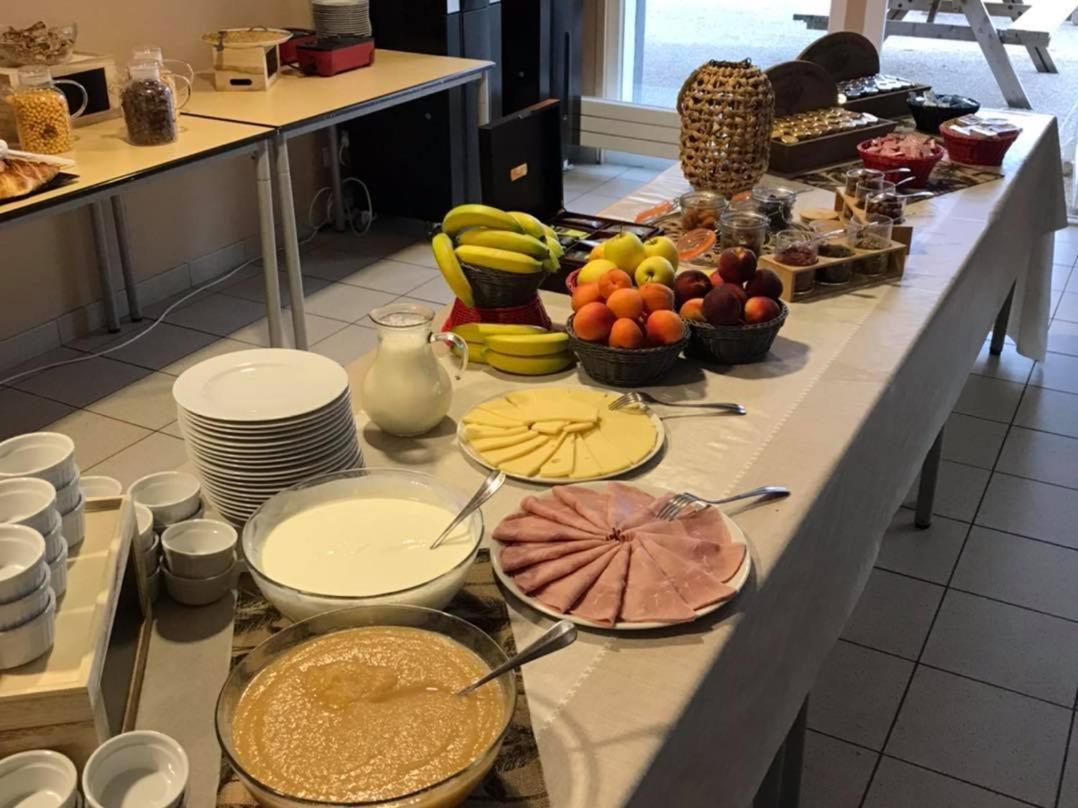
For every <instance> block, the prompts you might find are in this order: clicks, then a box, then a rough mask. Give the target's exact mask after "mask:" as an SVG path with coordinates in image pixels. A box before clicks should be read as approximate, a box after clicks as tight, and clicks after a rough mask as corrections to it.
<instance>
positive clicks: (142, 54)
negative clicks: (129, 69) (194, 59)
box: [131, 45, 195, 120]
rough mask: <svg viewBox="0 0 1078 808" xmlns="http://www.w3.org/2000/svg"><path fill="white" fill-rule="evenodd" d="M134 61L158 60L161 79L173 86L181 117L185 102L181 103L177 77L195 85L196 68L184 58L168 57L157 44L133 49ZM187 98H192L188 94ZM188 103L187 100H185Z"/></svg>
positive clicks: (177, 114) (176, 112)
mask: <svg viewBox="0 0 1078 808" xmlns="http://www.w3.org/2000/svg"><path fill="white" fill-rule="evenodd" d="M131 61H132V62H157V64H158V66H159V68H160V70H161V79H162V81H164V82H165V84H167V85H168V86H169V87H171V88H172V97H173V99H177V101H176V110H175V114H176V118H177V120H178V119H179V117H180V109H182V107H183V106H184V104H181V103H179V101H178V99H179V98H180V94H179V89H180V88H179V87H178V86H177V84H176V79H177V77H178V78H181V79H183V80H184V81H186V82H187V85H188V86H189V87H193V86H194V84H195V69H194V68H193V67H191V65H189V64H188V63H187V62H185V61H183V60H182V59H166V58H165V57H164V55H163V54H162V53H161V48H160V47H158V46H157V45H139V46H138V47H136V48H133V49H132V50H131ZM187 98H188V99H189V98H190V94H188V96H187ZM184 103H186V101H185V102H184Z"/></svg>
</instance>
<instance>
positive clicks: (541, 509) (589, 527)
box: [520, 496, 610, 538]
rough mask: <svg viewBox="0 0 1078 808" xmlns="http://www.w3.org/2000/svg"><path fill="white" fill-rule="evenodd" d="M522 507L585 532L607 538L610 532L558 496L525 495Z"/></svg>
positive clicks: (529, 511)
mask: <svg viewBox="0 0 1078 808" xmlns="http://www.w3.org/2000/svg"><path fill="white" fill-rule="evenodd" d="M520 507H522V508H523V509H524V510H525V511H527V512H528V513H533V514H535V515H536V516H542V517H543V518H544V519H550V520H551V521H552V522H558V523H559V524H562V525H568V526H569V527H575V528H576V529H577V530H583V531H584V532H585V533H594V534H595V535H596V536H602V537H603V538H606V535H607V534H608V533H609V532H610V531H608V530H604V529H603V528H599V527H596V526H595V525H594V524H592V523H591V522H590V521H588V520H587V519H585V518H584V517H583V516H581V515H580V514H579V513H577V512H576V510H575V509H574V508H572V507H571V506H569V505H566V504H565V503H564V502H562V501H561V500H560V499H558V498H557V497H552V496H551V497H524V500H523V501H522V502H521V503H520Z"/></svg>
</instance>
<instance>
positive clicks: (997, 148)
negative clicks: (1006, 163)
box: [940, 121, 1022, 166]
mask: <svg viewBox="0 0 1078 808" xmlns="http://www.w3.org/2000/svg"><path fill="white" fill-rule="evenodd" d="M950 123H951V122H950V121H945V122H944V123H943V125H942V126H940V134H941V135H943V142H944V144H946V146H947V154H948V155H949V156H950V158H951V160H953V161H954V162H956V163H965V164H966V165H971V166H998V165H1001V164H1002V163H1003V156H1004V155H1005V154H1006V153H1007V149H1009V148H1010V147H1011V144H1012V143H1014V141H1015V140H1017V139H1018V136H1019V135H1020V134H1022V132H1021V130H1019V131H1017V132H1001V133H999V134H997V135H996V136H995V137H994V138H982V137H970V136H969V135H960V134H959V133H958V132H953V131H951V127H950Z"/></svg>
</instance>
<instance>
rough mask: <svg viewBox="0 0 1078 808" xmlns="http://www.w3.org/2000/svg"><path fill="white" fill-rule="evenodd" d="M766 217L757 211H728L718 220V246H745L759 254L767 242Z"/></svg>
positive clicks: (723, 247) (724, 247)
mask: <svg viewBox="0 0 1078 808" xmlns="http://www.w3.org/2000/svg"><path fill="white" fill-rule="evenodd" d="M767 232H768V219H767V217H766V216H763V215H761V214H759V213H742V212H738V211H728V212H727V213H724V214H723V215H722V219H720V220H719V246H720V247H722V249H724V250H725V249H726V248H727V247H747V248H748V249H750V250H752V251H753V253H755V254H756V255H760V254H761V253H762V252H763V250H764V244H765V243H766V242H767Z"/></svg>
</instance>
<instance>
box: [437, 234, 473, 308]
mask: <svg viewBox="0 0 1078 808" xmlns="http://www.w3.org/2000/svg"><path fill="white" fill-rule="evenodd" d="M430 248H431V250H432V251H433V252H434V261H435V263H437V264H438V269H440V270H441V271H442V277H443V278H445V282H446V283H447V284H449V288H450V289H451V290H452V291H453V294H455V295H456V296H457V297H458V298H459V299H460V302H461V303H463V304H464V305H465V306H468V307H469V308H474V307H475V298H474V297H473V296H472V286H471V284H470V283H468V279H467V278H466V277H464V272H463V271H462V270H461V268H460V261H458V260H457V254H456V253H455V252H453V239H451V238H450V237H449V236H447V235H446V234H445V233H439V234H438V235H436V236H435V237H434V238H433V239H432V240H431V243H430Z"/></svg>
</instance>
